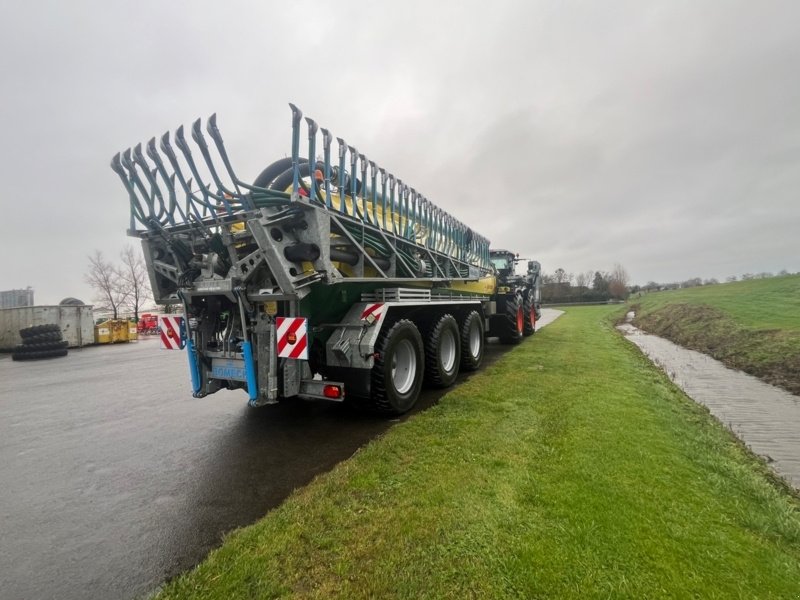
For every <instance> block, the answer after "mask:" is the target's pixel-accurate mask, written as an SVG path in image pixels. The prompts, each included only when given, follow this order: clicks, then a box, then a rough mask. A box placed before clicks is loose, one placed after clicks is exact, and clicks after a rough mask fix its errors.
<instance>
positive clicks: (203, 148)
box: [192, 119, 235, 215]
mask: <svg viewBox="0 0 800 600" xmlns="http://www.w3.org/2000/svg"><path fill="white" fill-rule="evenodd" d="M192 139H193V140H194V142H195V144H197V147H198V148H200V154H201V155H202V156H203V160H204V161H205V163H206V166H207V167H208V172H209V173H210V174H211V179H213V180H214V183H216V184H217V192H218V195H217V197H218V198H219V199H221V200H222V204H223V206H224V207H225V210H226V211H227V212H228V214H229V215H232V214H233V209H232V208H231V204H230V202H228V198H227V196H231V197H233V196H234V195H235V192H232V191H231V190H229V189H228V188H226V187H225V185H224V184H223V183H222V180H221V179H220V178H219V175H217V169H216V168H215V167H214V161H213V160H211V154H210V153H209V151H208V144H207V143H206V138H205V137H203V128H202V121H201V120H200V119H197V120H196V121H195V122H194V123H192ZM209 187H211V185H210V184H209Z"/></svg>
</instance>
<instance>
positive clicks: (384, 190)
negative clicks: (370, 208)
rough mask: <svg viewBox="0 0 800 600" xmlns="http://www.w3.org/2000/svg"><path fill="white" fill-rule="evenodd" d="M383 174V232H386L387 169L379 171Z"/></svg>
mask: <svg viewBox="0 0 800 600" xmlns="http://www.w3.org/2000/svg"><path fill="white" fill-rule="evenodd" d="M378 170H379V171H380V173H381V204H382V205H383V230H384V231H386V169H384V168H383V167H381V168H380V169H378Z"/></svg>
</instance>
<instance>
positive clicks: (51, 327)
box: [19, 323, 61, 339]
mask: <svg viewBox="0 0 800 600" xmlns="http://www.w3.org/2000/svg"><path fill="white" fill-rule="evenodd" d="M56 332H57V333H61V327H59V326H58V325H56V324H55V323H52V324H48V325H34V326H33V327H25V328H24V329H20V330H19V335H20V337H22V339H27V338H29V337H31V336H34V335H39V334H41V333H56Z"/></svg>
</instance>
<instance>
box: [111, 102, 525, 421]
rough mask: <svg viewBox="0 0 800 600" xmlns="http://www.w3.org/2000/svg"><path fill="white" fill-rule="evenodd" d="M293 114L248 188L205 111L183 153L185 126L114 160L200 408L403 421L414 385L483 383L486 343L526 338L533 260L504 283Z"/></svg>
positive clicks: (450, 224)
mask: <svg viewBox="0 0 800 600" xmlns="http://www.w3.org/2000/svg"><path fill="white" fill-rule="evenodd" d="M290 106H291V109H292V127H291V131H292V140H291V156H289V157H287V158H282V159H279V160H276V161H275V162H273V163H272V164H270V165H269V166H267V167H266V168H265V169H264V170H263V171H262V172H261V173H260V174H259V175H258V176H257V177H256V178H255V179H254V180H253V181H252V182H251V183H247V182H245V181H243V180H242V179H240V178H239V177H238V176H237V175H236V173H235V172H234V170H233V167H232V165H231V161H230V159H229V157H228V153H227V151H226V149H225V144H224V143H223V141H222V136H221V135H220V132H219V129H218V128H217V120H216V115H212V116H211V117H210V118H209V119H208V121H207V123H206V127H205V133H204V132H203V127H202V122H201V121H200V119H198V120H197V121H195V122H194V123H193V124H192V127H191V139H192V141H193V142H194V143H193V144H191V145H190V143H189V141H188V140H187V137H186V135H185V133H184V129H183V127H179V128H178V129H177V130H176V131H175V133H174V134H172V135H170V134H169V133H165V134H164V135H163V136H161V138H160V141H158V142H157V141H156V138H152V139H151V140H150V141H149V142H147V144H145V145H144V146H143V145H142V144H138V145H137V146H135V147H133V148H129V149H128V150H126V151H124V152H122V153H120V154H117V155H115V156H114V158H113V159H112V161H111V168H112V169H113V170H114V172H116V173H117V175H118V176H119V178H120V179H121V180H122V183H123V184H124V186H125V189H126V191H127V195H128V200H129V203H130V226H129V230H128V234H129V235H131V236H135V237H139V238H141V240H142V248H143V250H144V257H145V262H146V264H147V268H148V272H149V276H150V282H151V286H152V290H153V296H154V298H155V300H156V302H157V303H159V304H180V305H182V307H183V315H184V325H185V327H184V329H183V331H184V332H185V347H186V349H187V355H188V358H189V366H190V373H191V377H192V388H193V393H194V395H195V396H204V395H206V394H209V393H213V392H216V391H217V390H220V389H244V390H246V391H247V393H248V396H249V399H250V404H251V405H253V406H259V405H262V404H270V403H274V402H276V401H278V400H280V399H282V398H289V397H293V396H303V397H311V398H327V399H331V400H343V399H344V398H345V396H346V397H347V398H350V399H356V400H357V401H358V402H360V403H365V404H367V405H368V406H370V407H372V408H373V409H375V410H377V411H379V412H385V413H390V414H398V413H402V412H405V411H407V410H408V409H410V408H411V407H412V406H413V405H414V403H415V402H416V400H417V397H418V396H419V392H420V389H421V387H422V384H423V379H424V380H425V381H427V382H428V383H429V384H430V385H434V386H438V387H446V386H448V385H451V384H452V383H453V382H454V381H455V379H456V377H457V375H458V372H459V369H465V370H474V369H477V368H478V367H479V366H480V363H481V360H482V357H483V348H484V346H483V344H484V340H485V336H486V334H487V333H489V334H491V335H496V336H499V337H500V338H501V340H505V341H508V342H509V343H517V342H519V341H520V340H521V339H522V338H523V337H524V336H526V335H530V334H532V333H533V326H534V324H535V319H536V314H537V313H536V310H537V309H536V303H537V302H538V296H537V290H538V283H537V281H538V279H537V277H538V263H535V261H531V262H529V274H528V277H527V278H526V279H524V280H522V279H520V280H519V281H517V280H513V281H511V279H508V277H506V279H504V280H503V285H499V283H498V279H497V277H498V273H499V271H498V269H497V266H496V265H495V264H494V263H496V262H497V260H498V259H497V257H496V256H494V255H492V254H491V253H490V251H489V241H488V240H487V239H486V238H484V237H482V236H481V235H479V234H478V233H476V232H474V231H473V230H472V229H470V228H469V227H467V226H466V225H464V224H463V223H461V222H459V221H458V220H457V219H455V218H454V217H453V216H451V215H450V214H448V213H446V212H445V211H443V210H442V209H440V208H438V207H437V206H436V205H434V204H433V203H432V202H430V201H429V200H428V199H427V198H426V197H425V196H423V195H422V194H420V193H419V192H417V191H416V189H414V188H412V187H409V186H408V185H407V184H406V183H404V182H403V181H402V180H400V179H399V178H397V177H395V176H394V175H392V174H391V173H388V172H387V171H386V170H385V169H383V168H382V167H379V166H378V165H376V164H375V162H374V161H371V160H369V159H367V157H366V156H364V154H361V153H359V151H358V150H356V148H354V147H353V146H350V145H348V144H347V142H345V141H344V140H343V139H342V138H335V140H336V147H335V149H334V148H333V142H334V137H333V136H332V134H331V133H330V132H329V131H328V130H327V129H323V128H319V127H318V126H317V124H316V123H315V122H314V121H313V120H312V119H309V118H306V119H305V123H304V121H303V115H302V113H301V112H300V110H299V109H298V108H297V107H295V106H294V105H290ZM304 134H305V135H304ZM206 136H208V137H210V138H211V142H210V143H209V142H208V141H207V137H206ZM301 141H302V142H303V144H302V145H303V153H302V155H301ZM193 151H194V154H193ZM198 151H199V155H198ZM318 153H319V154H318ZM334 153H335V156H333V154H334ZM511 256H512V258H511V259H509V260H510V261H511V263H510V264H512V265H513V264H515V263H516V261H518V260H519V259H518V257H514V256H513V255H511ZM504 264H505V263H504ZM182 335H183V334H182ZM423 339H424V340H425V341H424V343H423Z"/></svg>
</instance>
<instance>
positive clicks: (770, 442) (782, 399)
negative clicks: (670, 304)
mask: <svg viewBox="0 0 800 600" xmlns="http://www.w3.org/2000/svg"><path fill="white" fill-rule="evenodd" d="M633 316H634V314H633V313H628V317H627V320H628V321H630V320H632V319H633ZM617 329H619V330H620V331H622V332H623V333H624V334H625V336H626V337H627V338H628V339H629V340H630V341H631V342H633V343H634V344H636V346H638V347H639V349H641V350H642V352H644V354H645V355H646V356H647V357H648V358H649V359H650V360H651V361H653V363H654V364H656V365H657V366H659V367H660V368H662V369H663V370H664V371H665V372H666V373H667V375H668V376H669V378H670V379H672V381H673V382H674V383H675V384H676V385H677V386H678V387H680V388H681V389H682V390H683V391H684V392H686V394H687V395H688V396H689V397H691V398H692V399H693V400H695V401H696V402H699V403H701V404H703V405H704V406H706V407H707V408H708V409H709V410H710V411H711V413H712V414H713V415H714V416H715V417H716V418H717V419H719V420H720V421H721V422H722V423H723V424H724V425H726V426H728V427H729V428H730V429H731V430H732V431H733V432H734V433H735V434H736V435H737V436H738V437H739V438H740V439H741V440H742V441H743V442H744V443H745V444H746V445H747V446H748V447H749V448H750V449H751V450H752V451H753V452H755V453H756V454H758V455H760V456H762V457H764V458H765V459H766V460H767V462H768V463H769V464H770V466H772V467H773V468H774V469H775V471H777V472H778V474H780V475H781V476H783V477H784V478H786V479H787V480H788V481H789V483H791V484H792V485H793V486H794V487H795V488H798V489H800V397H798V396H795V395H794V394H790V393H789V392H787V391H785V390H782V389H780V388H777V387H775V386H772V385H769V384H767V383H764V382H763V381H761V380H760V379H757V378H755V377H753V376H751V375H747V374H746V373H742V372H741V371H735V370H733V369H729V368H728V367H726V366H725V365H723V364H722V363H720V362H719V361H717V360H714V359H713V358H711V357H709V356H706V355H705V354H702V353H700V352H695V351H694V350H687V349H686V348H683V347H681V346H678V345H677V344H673V343H672V342H670V341H669V340H665V339H663V338H660V337H658V336H655V335H650V334H648V333H645V332H643V331H642V330H640V329H637V328H636V327H634V326H633V325H631V324H630V323H624V324H622V325H619V326H618V327H617Z"/></svg>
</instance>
